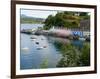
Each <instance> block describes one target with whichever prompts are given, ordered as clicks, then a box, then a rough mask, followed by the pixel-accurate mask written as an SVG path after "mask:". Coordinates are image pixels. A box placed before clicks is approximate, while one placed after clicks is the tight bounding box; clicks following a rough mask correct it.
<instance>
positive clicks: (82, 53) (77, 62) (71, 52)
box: [54, 42, 90, 67]
mask: <svg viewBox="0 0 100 79" xmlns="http://www.w3.org/2000/svg"><path fill="white" fill-rule="evenodd" d="M54 45H55V47H56V48H57V49H59V51H61V54H62V58H61V59H60V61H59V62H58V64H57V67H77V66H89V65H90V45H89V44H88V43H85V44H83V47H82V48H81V49H78V47H76V46H74V45H72V44H63V43H58V42H55V43H54Z"/></svg>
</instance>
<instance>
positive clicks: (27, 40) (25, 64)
mask: <svg viewBox="0 0 100 79" xmlns="http://www.w3.org/2000/svg"><path fill="white" fill-rule="evenodd" d="M42 26H43V25H42V24H21V30H22V29H31V28H37V27H42ZM31 37H34V39H31ZM54 42H61V43H65V44H68V43H72V44H73V45H75V46H79V47H82V45H83V42H82V41H70V40H68V39H64V38H57V37H56V38H55V37H50V36H43V35H39V36H37V35H28V34H23V33H21V48H20V69H38V68H41V64H43V63H44V62H47V68H55V67H56V65H57V63H58V62H59V61H60V59H61V58H62V54H61V52H60V51H59V50H58V49H57V48H56V47H55V45H54Z"/></svg>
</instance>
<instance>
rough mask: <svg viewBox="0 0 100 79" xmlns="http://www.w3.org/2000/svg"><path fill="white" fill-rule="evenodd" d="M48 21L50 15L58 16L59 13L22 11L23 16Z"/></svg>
mask: <svg viewBox="0 0 100 79" xmlns="http://www.w3.org/2000/svg"><path fill="white" fill-rule="evenodd" d="M22 14H24V15H26V16H31V17H38V18H44V19H46V18H47V17H48V16H49V15H53V16H54V15H56V14H57V11H48V10H32V9H21V15H22Z"/></svg>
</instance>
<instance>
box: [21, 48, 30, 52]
mask: <svg viewBox="0 0 100 79" xmlns="http://www.w3.org/2000/svg"><path fill="white" fill-rule="evenodd" d="M21 50H23V51H28V50H29V48H28V47H24V48H21Z"/></svg>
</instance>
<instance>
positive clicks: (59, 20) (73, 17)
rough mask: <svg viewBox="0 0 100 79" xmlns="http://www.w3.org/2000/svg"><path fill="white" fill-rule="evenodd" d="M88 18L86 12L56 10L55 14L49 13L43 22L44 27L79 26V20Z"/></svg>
mask: <svg viewBox="0 0 100 79" xmlns="http://www.w3.org/2000/svg"><path fill="white" fill-rule="evenodd" d="M84 19H89V15H88V13H86V12H67V11H64V12H58V13H57V14H56V15H55V16H52V15H49V16H48V18H47V19H46V20H45V22H44V24H45V25H44V29H46V30H48V29H50V28H51V27H53V26H55V27H68V28H77V27H79V26H80V20H84Z"/></svg>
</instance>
